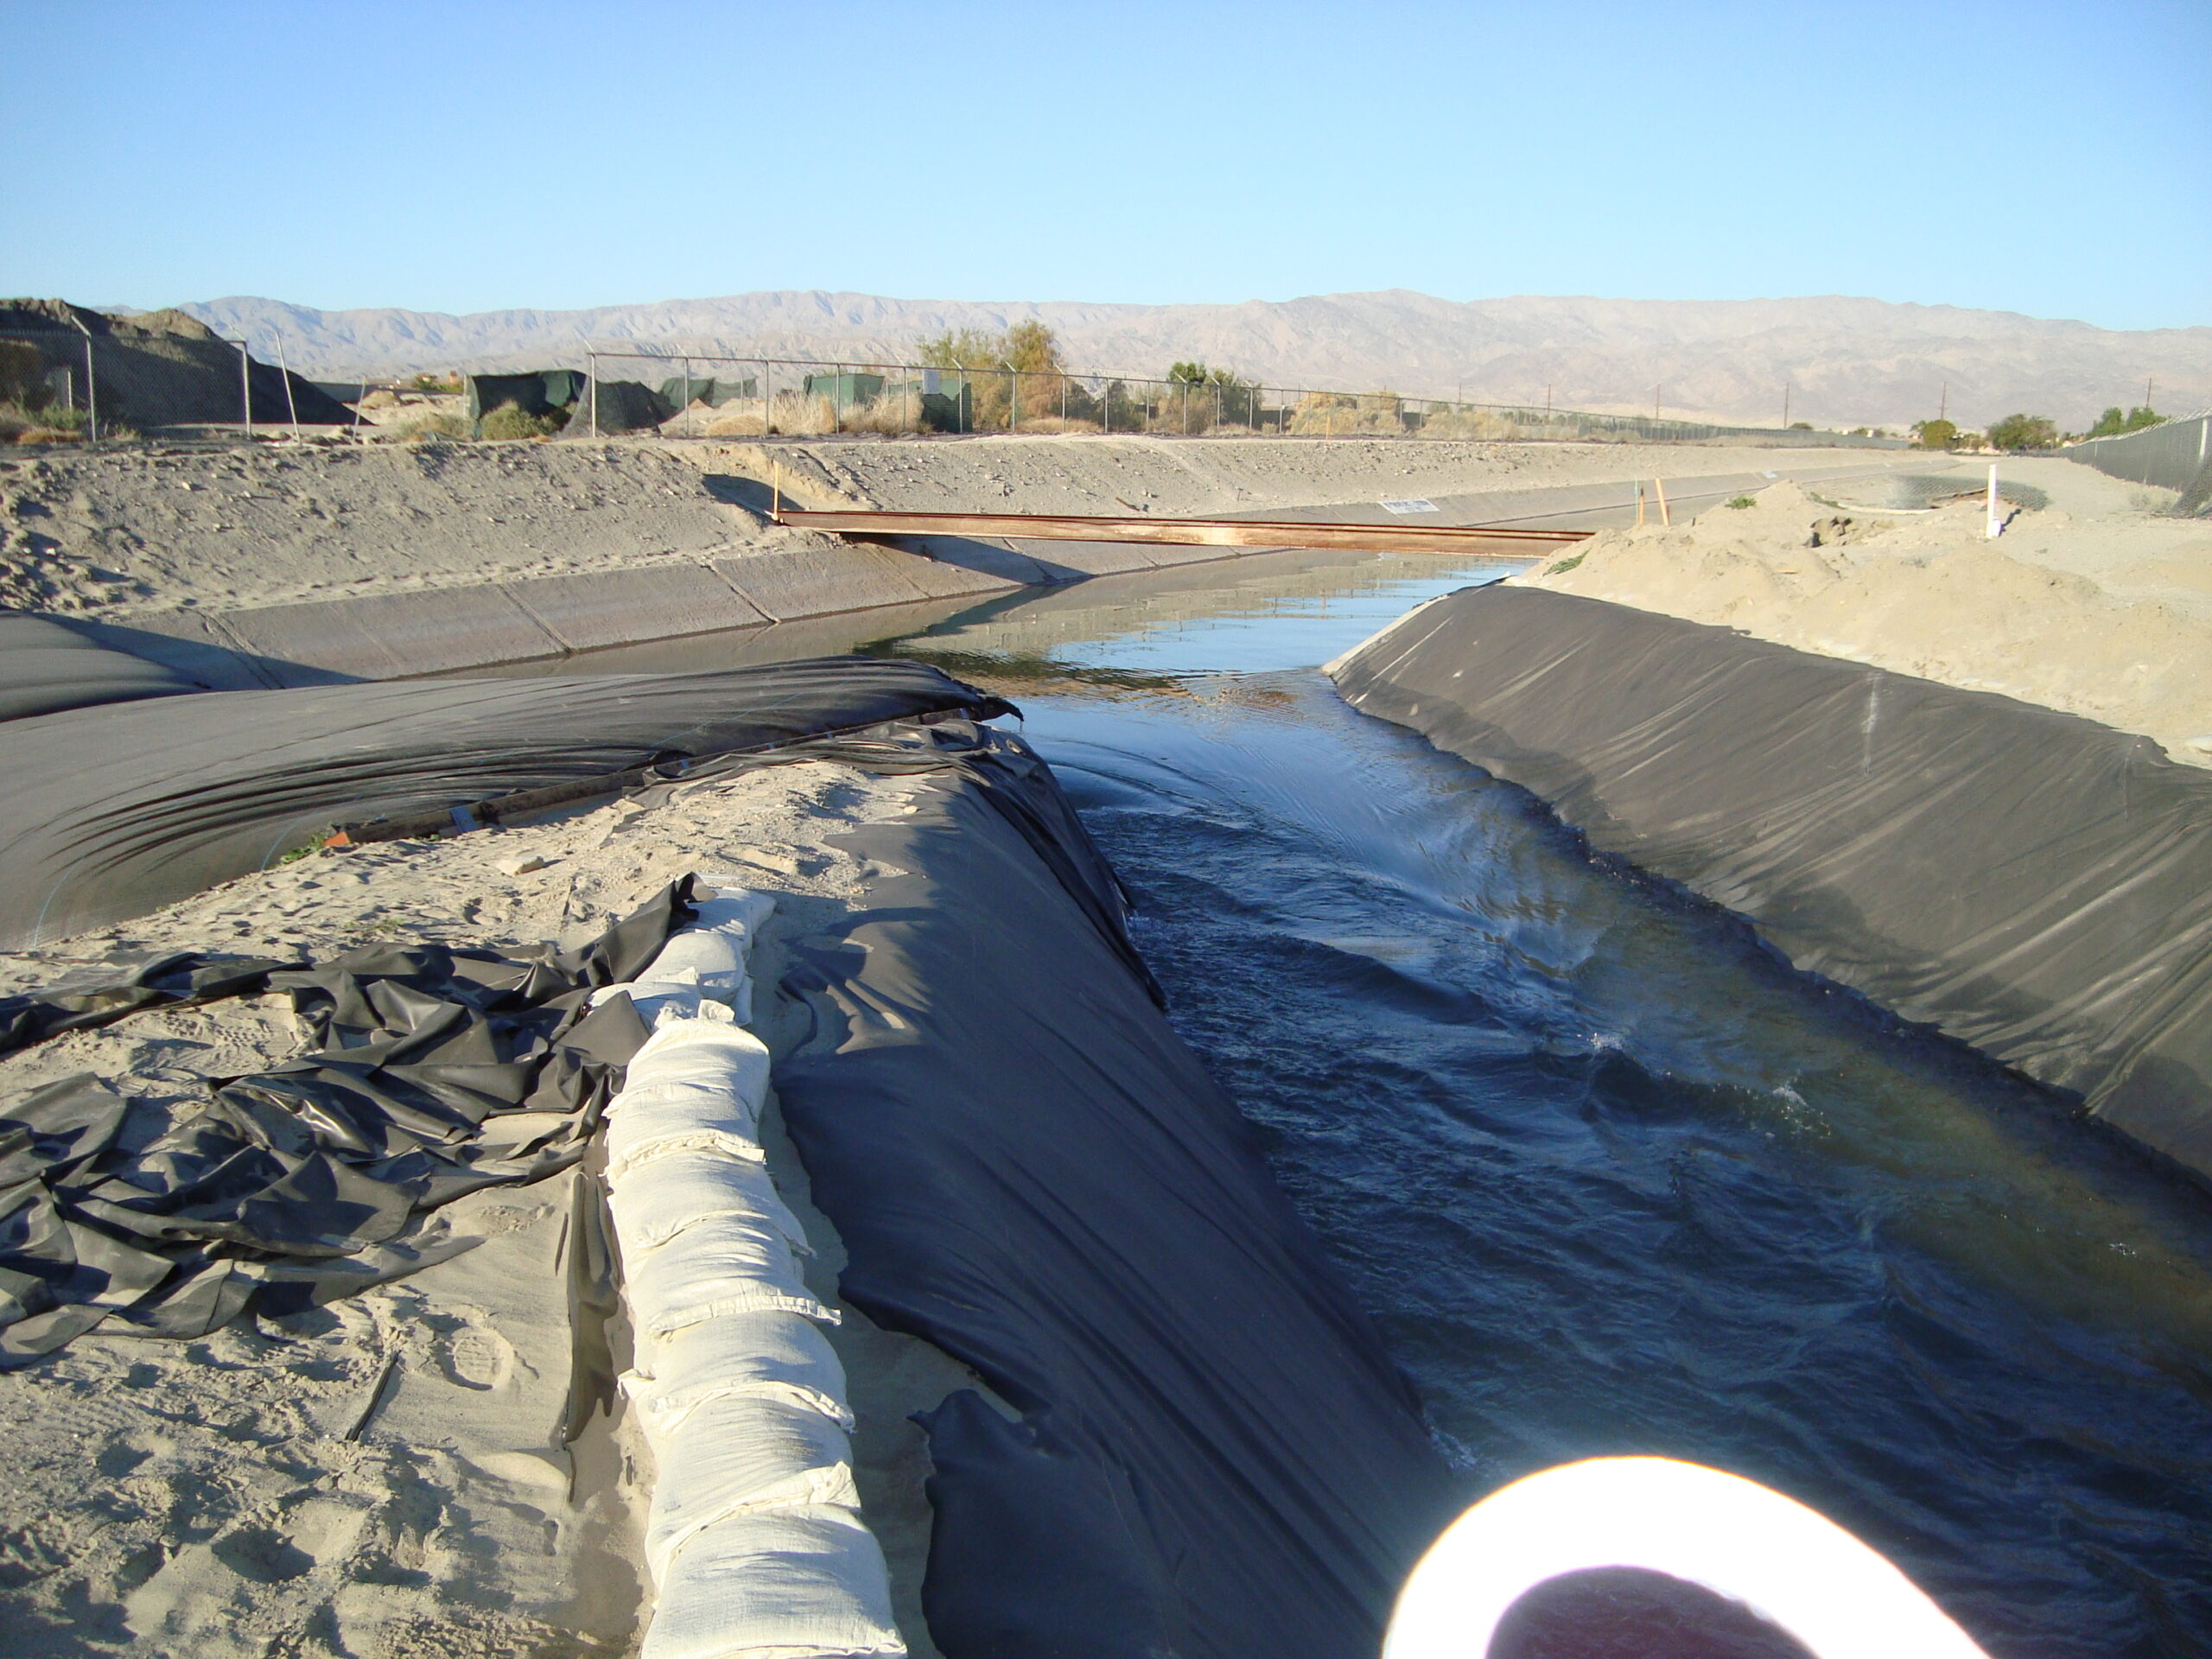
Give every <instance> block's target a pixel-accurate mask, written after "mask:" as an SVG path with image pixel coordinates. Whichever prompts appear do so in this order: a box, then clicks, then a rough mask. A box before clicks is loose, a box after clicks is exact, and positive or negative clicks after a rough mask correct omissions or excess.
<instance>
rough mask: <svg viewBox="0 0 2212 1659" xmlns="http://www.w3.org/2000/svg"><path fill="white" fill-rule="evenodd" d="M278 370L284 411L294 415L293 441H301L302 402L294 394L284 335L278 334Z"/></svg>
mask: <svg viewBox="0 0 2212 1659" xmlns="http://www.w3.org/2000/svg"><path fill="white" fill-rule="evenodd" d="M277 373H278V374H279V375H280V376H281V377H283V382H284V412H285V413H286V414H287V415H289V416H291V417H292V442H294V443H297V442H299V441H300V404H299V400H298V399H297V398H296V397H293V396H292V366H291V365H290V364H289V363H287V362H286V361H285V360H284V336H283V335H282V334H279V335H277Z"/></svg>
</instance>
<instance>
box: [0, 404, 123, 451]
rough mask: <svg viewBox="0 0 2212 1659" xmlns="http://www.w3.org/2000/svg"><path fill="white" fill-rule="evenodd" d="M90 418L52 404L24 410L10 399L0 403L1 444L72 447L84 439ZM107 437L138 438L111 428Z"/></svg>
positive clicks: (34, 406) (82, 412)
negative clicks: (54, 444) (67, 444)
mask: <svg viewBox="0 0 2212 1659" xmlns="http://www.w3.org/2000/svg"><path fill="white" fill-rule="evenodd" d="M91 424H92V418H91V416H88V415H86V413H85V411H84V410H81V409H60V408H57V407H56V406H55V405H54V404H51V403H46V404H32V405H29V406H28V407H27V406H26V405H24V404H21V403H17V402H15V401H13V400H12V399H11V400H10V401H8V402H5V403H0V442H5V443H75V442H79V440H81V439H83V438H84V437H85V436H86V428H88V427H89V426H90V425H91ZM108 435H109V436H110V437H133V438H135V437H137V433H136V432H133V431H131V430H130V429H129V428H127V427H112V426H111V427H110V428H109V429H108Z"/></svg>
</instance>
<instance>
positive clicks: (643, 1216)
mask: <svg viewBox="0 0 2212 1659" xmlns="http://www.w3.org/2000/svg"><path fill="white" fill-rule="evenodd" d="M702 1138H703V1137H701V1136H699V1135H697V1134H696V1132H695V1133H693V1134H690V1135H664V1136H663V1137H661V1138H660V1139H658V1140H656V1141H647V1142H645V1145H644V1146H642V1147H636V1148H633V1149H632V1150H631V1151H629V1152H628V1153H626V1154H624V1155H623V1156H622V1157H620V1158H619V1159H618V1160H616V1161H615V1163H614V1166H613V1167H612V1168H610V1169H609V1170H608V1171H607V1188H608V1192H609V1194H610V1197H611V1199H612V1203H613V1211H614V1231H615V1236H616V1237H618V1238H619V1239H620V1240H621V1243H622V1255H623V1259H624V1260H625V1261H626V1262H636V1261H637V1260H638V1259H639V1257H640V1256H641V1255H645V1254H646V1253H648V1252H652V1251H655V1250H659V1249H664V1247H666V1246H667V1245H668V1244H669V1243H670V1241H671V1240H672V1239H675V1238H676V1237H677V1236H679V1235H680V1234H682V1233H683V1232H685V1231H686V1230H689V1229H690V1228H693V1227H696V1226H698V1225H699V1224H702V1223H704V1222H709V1221H716V1220H723V1219H741V1220H745V1221H750V1222H757V1223H760V1224H765V1225H767V1226H770V1227H772V1228H773V1229H774V1230H776V1232H777V1233H778V1235H779V1236H781V1237H782V1239H783V1241H784V1243H786V1244H787V1245H789V1246H790V1247H791V1249H794V1250H797V1251H798V1252H799V1253H800V1254H801V1255H810V1254H811V1251H810V1248H809V1246H808V1244H807V1242H806V1230H805V1229H804V1228H802V1227H801V1226H800V1225H799V1224H798V1217H796V1216H794V1215H792V1214H791V1211H790V1210H789V1209H788V1208H786V1207H785V1204H784V1201H783V1199H781V1198H779V1197H777V1195H776V1186H775V1183H774V1182H773V1181H772V1180H770V1179H768V1171H767V1166H766V1165H765V1164H764V1163H762V1162H761V1161H760V1158H759V1157H758V1156H757V1155H756V1156H752V1157H732V1156H731V1155H730V1154H729V1153H728V1150H726V1149H725V1148H724V1147H721V1146H718V1145H715V1144H713V1143H711V1142H710V1143H709V1144H706V1145H701V1144H699V1141H701V1140H702ZM739 1145H740V1146H741V1147H745V1150H746V1151H747V1152H752V1151H753V1148H752V1147H749V1146H747V1145H746V1143H744V1142H742V1141H741V1142H739Z"/></svg>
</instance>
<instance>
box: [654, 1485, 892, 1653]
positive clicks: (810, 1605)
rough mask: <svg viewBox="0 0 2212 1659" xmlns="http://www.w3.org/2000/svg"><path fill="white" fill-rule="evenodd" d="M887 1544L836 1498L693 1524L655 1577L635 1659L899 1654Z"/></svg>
mask: <svg viewBox="0 0 2212 1659" xmlns="http://www.w3.org/2000/svg"><path fill="white" fill-rule="evenodd" d="M905 1652H906V1643H904V1642H903V1641H901V1640H900V1639H899V1631H898V1627H897V1626H896V1625H895V1624H893V1623H892V1618H891V1584H890V1578H889V1575H888V1574H887V1573H886V1572H885V1570H884V1565H883V1552H882V1550H881V1549H880V1548H878V1547H877V1544H876V1541H875V1539H874V1536H873V1535H870V1534H869V1532H868V1529H866V1528H865V1527H864V1526H862V1525H861V1522H860V1518H859V1517H858V1516H855V1515H853V1514H851V1513H850V1512H849V1511H847V1510H842V1509H836V1508H827V1507H824V1508H809V1509H790V1510H768V1511H766V1512H763V1513H760V1514H757V1515H747V1516H737V1517H734V1518H733V1519H731V1520H728V1521H724V1522H721V1523H720V1524H719V1525H716V1526H712V1527H709V1528H707V1529H704V1530H702V1531H700V1532H697V1533H695V1534H694V1535H692V1536H691V1537H690V1539H689V1540H688V1541H686V1542H685V1544H684V1545H683V1548H682V1549H680V1550H679V1551H677V1554H676V1556H675V1559H674V1560H673V1561H672V1562H671V1564H670V1571H669V1573H667V1574H666V1576H665V1577H664V1579H663V1580H662V1581H661V1585H660V1592H659V1595H658V1599H657V1602H656V1605H655V1606H654V1608H653V1613H652V1624H650V1625H649V1626H648V1627H647V1628H646V1630H645V1643H644V1645H643V1646H642V1647H641V1648H640V1649H639V1656H638V1659H831V1656H844V1655H854V1656H875V1655H882V1656H886V1659H889V1656H893V1655H898V1654H903V1653H905Z"/></svg>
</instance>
